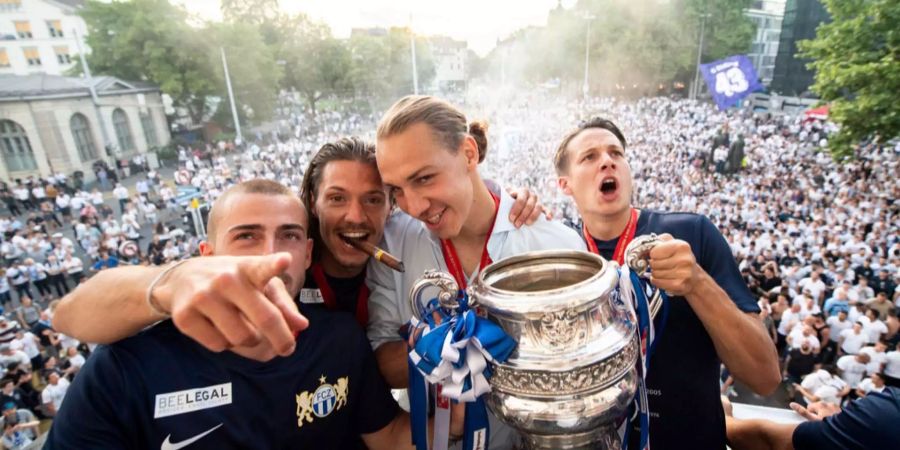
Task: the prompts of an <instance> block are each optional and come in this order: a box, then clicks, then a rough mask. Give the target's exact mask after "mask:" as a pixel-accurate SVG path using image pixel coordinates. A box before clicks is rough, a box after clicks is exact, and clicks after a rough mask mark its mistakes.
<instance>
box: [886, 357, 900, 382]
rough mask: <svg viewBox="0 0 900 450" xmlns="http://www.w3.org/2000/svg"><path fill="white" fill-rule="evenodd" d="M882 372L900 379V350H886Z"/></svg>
mask: <svg viewBox="0 0 900 450" xmlns="http://www.w3.org/2000/svg"><path fill="white" fill-rule="evenodd" d="M884 374H885V375H887V376H889V377H891V378H897V379H900V350H894V351H892V352H887V355H885V363H884Z"/></svg>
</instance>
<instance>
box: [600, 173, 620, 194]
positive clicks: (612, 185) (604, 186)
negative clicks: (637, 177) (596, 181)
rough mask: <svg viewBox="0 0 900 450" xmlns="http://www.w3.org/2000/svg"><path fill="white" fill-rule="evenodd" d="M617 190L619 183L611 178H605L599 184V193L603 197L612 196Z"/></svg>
mask: <svg viewBox="0 0 900 450" xmlns="http://www.w3.org/2000/svg"><path fill="white" fill-rule="evenodd" d="M618 188H619V183H618V182H617V181H616V179H615V178H613V177H606V178H604V179H603V181H601V182H600V192H601V193H602V194H604V195H609V194H614V193H615V192H616V189H618Z"/></svg>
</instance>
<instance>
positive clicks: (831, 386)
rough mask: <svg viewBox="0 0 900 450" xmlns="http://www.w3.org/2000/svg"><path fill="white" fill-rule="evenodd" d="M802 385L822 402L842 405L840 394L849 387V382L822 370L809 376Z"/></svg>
mask: <svg viewBox="0 0 900 450" xmlns="http://www.w3.org/2000/svg"><path fill="white" fill-rule="evenodd" d="M800 385H801V386H803V388H804V389H806V390H808V391H810V392H811V393H812V394H813V395H815V396H816V397H819V398H820V399H821V400H822V401H825V402H831V403H840V401H841V398H840V393H841V391H842V390H844V388H845V387H847V382H846V381H844V380H842V379H841V378H840V377H836V376H832V375H831V374H830V373H828V372H827V371H825V370H821V369H820V370H817V371H815V372H813V373H811V374H809V375H807V376H806V378H804V379H803V382H802V383H800Z"/></svg>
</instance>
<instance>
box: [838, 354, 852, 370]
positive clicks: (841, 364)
mask: <svg viewBox="0 0 900 450" xmlns="http://www.w3.org/2000/svg"><path fill="white" fill-rule="evenodd" d="M848 358H850V359H848ZM852 358H853V356H849V355H848V356H841V357H840V358H839V359H838V360H837V366H838V369H841V370H847V366H849V365H850V363H851V362H852Z"/></svg>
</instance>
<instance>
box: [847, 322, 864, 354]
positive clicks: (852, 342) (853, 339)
mask: <svg viewBox="0 0 900 450" xmlns="http://www.w3.org/2000/svg"><path fill="white" fill-rule="evenodd" d="M841 337H842V338H844V343H843V344H841V349H842V350H844V353H847V354H850V355H855V354H857V353H859V349H861V348H862V347H863V345H866V344H867V343H869V335H868V334H866V332H865V331H860V333H859V334H856V333H855V332H854V331H853V329H852V328H851V329H849V330H844V331H842V332H841Z"/></svg>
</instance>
